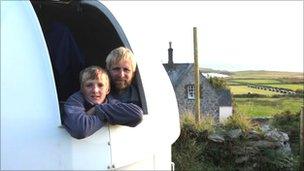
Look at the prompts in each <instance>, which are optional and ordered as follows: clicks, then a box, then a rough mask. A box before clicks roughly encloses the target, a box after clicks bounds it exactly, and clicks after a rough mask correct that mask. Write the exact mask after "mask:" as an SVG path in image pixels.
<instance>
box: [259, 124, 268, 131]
mask: <svg viewBox="0 0 304 171" xmlns="http://www.w3.org/2000/svg"><path fill="white" fill-rule="evenodd" d="M261 131H262V132H263V133H266V132H268V131H270V126H269V125H268V124H265V125H262V126H261Z"/></svg>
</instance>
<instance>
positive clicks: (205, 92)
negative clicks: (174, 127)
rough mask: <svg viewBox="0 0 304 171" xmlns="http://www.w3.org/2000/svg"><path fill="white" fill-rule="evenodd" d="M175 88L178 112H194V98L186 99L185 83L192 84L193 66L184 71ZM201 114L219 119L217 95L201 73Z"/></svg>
mask: <svg viewBox="0 0 304 171" xmlns="http://www.w3.org/2000/svg"><path fill="white" fill-rule="evenodd" d="M181 80H182V81H181V83H179V84H178V85H177V86H176V87H174V89H175V94H176V98H177V101H178V106H179V112H180V114H181V115H183V114H186V113H194V106H195V100H194V99H188V96H187V85H193V84H194V67H193V66H192V67H191V69H190V72H188V73H186V74H185V75H184V77H183V79H181ZM200 82H201V97H202V98H201V114H202V115H203V116H213V117H214V118H215V119H217V120H218V119H219V104H218V95H217V93H216V92H215V90H214V89H213V87H212V86H211V85H210V84H209V82H208V80H207V79H206V78H205V77H204V76H202V75H201V77H200Z"/></svg>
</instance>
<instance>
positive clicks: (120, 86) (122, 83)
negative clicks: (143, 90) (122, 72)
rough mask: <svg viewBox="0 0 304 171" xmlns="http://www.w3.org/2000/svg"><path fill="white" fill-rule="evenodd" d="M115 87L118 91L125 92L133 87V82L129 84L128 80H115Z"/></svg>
mask: <svg viewBox="0 0 304 171" xmlns="http://www.w3.org/2000/svg"><path fill="white" fill-rule="evenodd" d="M113 85H114V88H115V89H116V90H117V91H123V90H125V89H127V88H128V87H129V86H130V85H131V81H129V82H128V81H127V80H124V79H122V80H121V79H119V80H113Z"/></svg>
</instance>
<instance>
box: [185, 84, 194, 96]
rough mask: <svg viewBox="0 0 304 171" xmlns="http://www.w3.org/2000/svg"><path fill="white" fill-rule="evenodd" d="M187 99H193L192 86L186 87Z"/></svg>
mask: <svg viewBox="0 0 304 171" xmlns="http://www.w3.org/2000/svg"><path fill="white" fill-rule="evenodd" d="M187 93H188V99H194V98H195V97H194V85H189V86H188V87H187Z"/></svg>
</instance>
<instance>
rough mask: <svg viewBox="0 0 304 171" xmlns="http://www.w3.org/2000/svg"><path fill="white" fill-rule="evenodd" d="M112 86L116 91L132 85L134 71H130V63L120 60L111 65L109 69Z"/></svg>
mask: <svg viewBox="0 0 304 171" xmlns="http://www.w3.org/2000/svg"><path fill="white" fill-rule="evenodd" d="M110 75H111V79H112V84H113V86H114V87H115V89H116V90H118V91H120V90H124V89H126V88H127V87H129V86H130V85H131V83H132V79H133V75H134V71H133V70H132V65H131V61H129V60H121V61H119V62H118V63H116V64H114V65H112V67H111V69H110Z"/></svg>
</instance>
